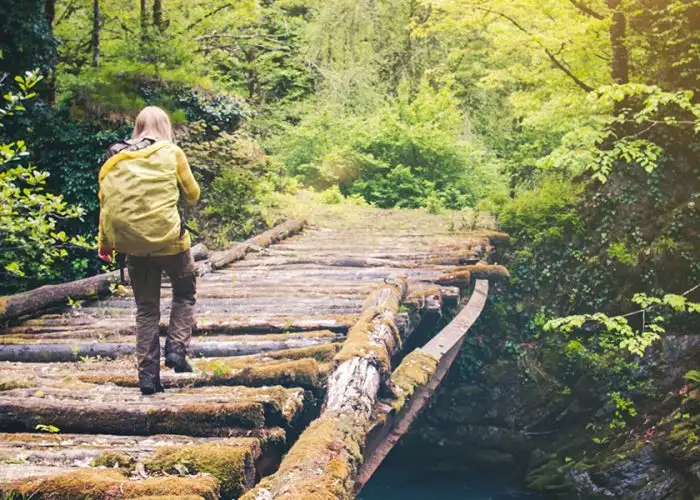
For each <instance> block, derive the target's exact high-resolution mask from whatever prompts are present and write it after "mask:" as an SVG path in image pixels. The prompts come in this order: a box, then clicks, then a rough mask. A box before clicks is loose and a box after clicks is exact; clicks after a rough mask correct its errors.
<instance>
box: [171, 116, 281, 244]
mask: <svg viewBox="0 0 700 500" xmlns="http://www.w3.org/2000/svg"><path fill="white" fill-rule="evenodd" d="M201 125H202V124H201V123H200V124H195V126H194V127H193V129H194V131H193V137H197V136H198V135H199V130H200V129H201V128H203V127H202V126H201ZM182 147H183V148H184V150H185V152H186V153H187V155H188V158H189V161H190V164H191V166H192V168H193V170H194V172H195V175H196V176H197V178H198V180H199V182H200V183H201V184H202V199H201V200H200V202H199V204H198V205H197V207H196V212H195V218H196V222H197V226H198V228H199V229H200V231H201V232H202V237H203V238H204V239H205V241H207V242H208V243H209V244H210V245H212V246H214V247H226V246H228V245H229V243H230V242H231V241H237V240H240V239H243V238H245V237H247V236H249V235H250V234H251V233H252V232H254V231H255V230H259V229H261V228H264V227H266V226H267V224H266V221H265V218H264V216H263V213H262V208H261V206H260V203H261V199H262V198H263V197H264V196H265V195H266V194H267V193H268V192H270V191H271V190H273V189H275V188H276V186H277V184H278V182H277V181H278V172H277V170H276V169H275V167H274V165H273V164H272V163H271V162H270V159H269V158H268V157H267V156H266V155H265V154H264V152H263V151H262V150H261V149H260V147H259V145H258V144H257V142H256V141H255V140H254V139H252V138H251V137H249V136H247V135H246V134H244V133H237V134H235V135H230V134H221V135H220V136H219V137H217V138H216V139H214V140H211V141H198V140H196V139H194V140H193V139H192V138H190V140H188V142H186V143H184V144H183V145H182Z"/></svg>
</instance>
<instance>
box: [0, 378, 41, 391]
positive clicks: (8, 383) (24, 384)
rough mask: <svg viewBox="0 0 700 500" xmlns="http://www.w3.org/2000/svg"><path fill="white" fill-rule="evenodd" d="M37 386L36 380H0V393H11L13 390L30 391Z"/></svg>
mask: <svg viewBox="0 0 700 500" xmlns="http://www.w3.org/2000/svg"><path fill="white" fill-rule="evenodd" d="M36 386H37V384H36V382H35V381H34V380H28V379H16V378H0V392H2V391H11V390H12V389H30V388H32V387H36Z"/></svg>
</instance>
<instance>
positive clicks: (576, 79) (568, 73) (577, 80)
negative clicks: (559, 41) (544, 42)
mask: <svg viewBox="0 0 700 500" xmlns="http://www.w3.org/2000/svg"><path fill="white" fill-rule="evenodd" d="M544 53H545V54H547V57H549V60H550V61H552V64H554V65H555V66H556V67H557V68H559V69H560V70H562V71H563V72H564V74H566V76H568V77H569V78H571V79H572V80H573V81H574V83H575V84H576V85H578V86H579V87H581V88H582V89H583V90H585V91H586V92H593V91H594V90H595V89H594V88H593V87H591V86H590V85H588V84H586V83H585V82H583V81H582V80H581V79H580V78H579V77H577V76H576V75H574V74H573V73H572V72H571V70H569V68H567V67H566V66H564V65H563V64H562V63H561V62H560V61H559V59H557V58H556V57H554V54H552V53H551V52H550V51H549V49H544Z"/></svg>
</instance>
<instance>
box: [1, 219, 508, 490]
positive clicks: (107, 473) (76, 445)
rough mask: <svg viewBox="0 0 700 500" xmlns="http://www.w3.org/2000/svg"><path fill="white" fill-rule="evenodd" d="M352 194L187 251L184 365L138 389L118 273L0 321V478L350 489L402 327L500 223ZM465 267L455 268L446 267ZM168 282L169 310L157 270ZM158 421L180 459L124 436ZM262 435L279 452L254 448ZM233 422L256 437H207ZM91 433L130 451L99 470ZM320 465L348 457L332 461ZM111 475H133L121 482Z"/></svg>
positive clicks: (452, 294) (441, 304) (34, 485)
mask: <svg viewBox="0 0 700 500" xmlns="http://www.w3.org/2000/svg"><path fill="white" fill-rule="evenodd" d="M330 210H335V209H330ZM353 210H355V209H353ZM358 211H359V212H358V213H359V214H360V216H358V215H357V213H355V214H350V215H347V216H346V215H343V214H342V213H339V212H334V213H333V214H332V215H331V216H327V217H326V218H325V220H318V219H317V220H316V221H315V223H314V224H313V225H312V227H307V228H305V229H304V231H303V232H302V233H301V234H300V235H296V236H295V234H296V233H297V232H299V231H300V230H301V226H300V225H297V224H296V223H288V224H287V225H286V226H283V227H281V228H276V229H275V230H273V231H271V232H268V233H266V234H263V235H261V236H259V237H257V238H253V239H251V240H249V241H248V242H246V244H245V245H238V246H236V247H234V248H231V249H229V250H228V251H226V252H210V254H209V259H207V260H204V261H200V262H198V263H197V266H198V269H199V271H200V273H201V276H200V278H199V279H198V302H197V305H196V318H197V325H196V328H195V330H194V336H193V340H192V345H191V351H192V354H193V355H194V356H195V357H194V359H193V362H192V363H193V366H194V369H195V370H194V372H193V373H188V374H175V373H173V372H172V371H170V370H167V369H165V368H162V381H163V384H164V386H165V387H166V392H165V393H162V394H157V395H154V396H150V397H143V396H141V395H140V393H139V392H138V389H137V386H138V383H137V378H136V370H135V364H134V357H133V342H134V336H133V323H134V315H135V306H134V303H133V296H132V293H131V290H130V288H129V287H128V286H127V287H122V288H121V289H119V290H118V291H117V293H115V294H113V295H105V296H103V297H99V298H97V299H95V298H86V299H84V300H82V301H77V303H76V305H75V307H73V308H71V307H68V306H66V305H65V302H61V301H57V302H52V304H53V305H52V306H51V307H52V309H49V310H47V311H46V312H45V313H44V314H42V315H40V316H38V317H34V318H31V319H24V321H21V322H19V323H17V324H13V325H9V326H6V327H4V328H0V360H1V361H0V430H4V431H8V432H10V433H11V434H0V463H2V462H3V457H4V456H10V458H8V459H6V461H10V462H15V461H17V460H19V461H20V462H22V463H12V464H8V465H11V466H12V467H11V469H12V471H11V472H8V473H7V476H0V493H2V494H8V495H12V494H14V495H25V496H30V495H35V494H36V496H42V495H44V496H56V497H60V496H61V495H63V497H70V498H84V497H85V495H84V494H80V493H76V492H75V490H74V489H73V490H71V489H70V488H71V487H73V488H74V487H75V486H67V485H79V486H80V487H82V488H83V490H84V491H93V492H97V493H96V494H97V496H98V497H99V495H103V496H104V495H108V496H109V495H112V496H111V497H110V498H126V497H129V496H133V495H132V493H133V491H137V492H139V494H141V493H144V492H147V493H148V495H142V494H141V496H149V495H150V496H153V495H164V494H170V493H167V492H166V493H163V492H162V491H164V490H163V488H166V487H167V488H169V489H170V490H171V491H176V490H177V491H178V494H180V493H182V492H184V493H183V494H185V495H195V496H198V497H200V498H202V497H203V498H215V497H216V495H221V496H223V498H234V497H238V496H239V495H240V494H242V493H243V492H244V491H245V490H248V489H249V488H251V486H253V479H251V478H255V479H254V481H258V480H259V479H261V477H263V476H264V478H263V481H262V483H260V484H259V485H258V487H257V488H255V489H253V490H251V492H250V495H258V494H261V495H269V497H278V498H308V495H306V494H307V493H309V492H316V493H323V494H327V493H328V492H331V493H330V494H331V495H332V496H335V497H348V496H350V495H351V494H352V490H353V487H354V484H355V478H356V474H357V472H358V470H359V467H360V461H361V456H362V449H363V447H364V443H365V437H366V432H367V431H368V430H369V429H370V428H371V423H372V421H373V420H372V415H374V414H375V412H376V411H377V408H379V407H378V406H377V405H378V402H379V393H380V392H379V391H380V388H382V389H384V390H386V389H387V384H391V381H390V377H391V375H392V367H393V365H394V364H395V361H396V358H397V356H396V355H397V354H398V353H399V352H400V351H401V349H402V348H403V345H404V341H405V340H406V338H407V336H408V335H410V333H411V332H412V331H414V330H415V329H416V328H417V327H418V326H419V324H420V322H421V321H422V320H423V318H425V320H427V319H428V318H431V319H430V322H431V324H432V323H433V322H435V321H436V318H440V317H442V318H443V321H444V318H445V317H451V316H452V315H453V314H455V313H456V312H457V311H458V310H459V309H460V304H461V301H460V300H461V298H463V297H464V295H465V294H466V293H468V288H467V287H468V284H469V282H470V276H466V275H465V273H468V272H470V271H468V270H466V268H465V266H475V265H481V264H480V263H481V261H482V260H483V259H484V258H485V257H486V255H487V253H488V252H489V250H490V248H491V243H494V242H502V241H503V240H504V239H505V237H504V236H503V235H502V234H500V233H493V232H488V231H482V232H472V233H467V234H459V233H453V232H451V231H450V230H449V227H448V224H447V223H446V222H445V220H444V219H443V218H440V217H436V216H428V215H426V214H424V213H419V212H415V213H410V214H407V213H405V212H386V211H378V210H374V209H370V208H366V209H365V208H361V209H358ZM344 217H349V218H350V219H348V220H346V219H344ZM473 270H474V269H473V268H472V271H473ZM482 271H483V272H487V271H484V270H483V269H482ZM460 272H461V273H462V274H461V275H460V279H459V280H450V279H445V277H446V276H449V275H451V274H455V273H460ZM488 272H493V273H494V275H495V274H497V270H496V269H495V268H488ZM465 278H466V279H465ZM162 296H163V300H162V301H161V312H162V317H163V319H164V321H165V320H166V319H167V316H168V314H169V312H170V310H169V307H170V305H169V302H170V300H169V299H170V289H169V284H168V283H167V282H164V284H163V290H162ZM23 314H24V313H23ZM165 328H166V327H165V324H163V325H162V331H163V333H165ZM27 361H32V362H27ZM326 395H327V397H326ZM379 404H381V403H379ZM319 415H320V418H314V417H319ZM311 420H313V422H312V424H311V427H310V428H309V430H307V431H306V432H304V433H303V434H301V438H300V439H299V440H298V441H297V442H296V444H295V446H294V447H292V448H291V450H290V451H289V453H288V454H287V456H286V457H285V458H284V460H283V461H282V463H281V465H280V467H279V470H278V471H277V472H276V473H275V474H272V475H270V473H271V472H274V469H275V468H276V466H277V464H278V463H279V459H280V458H281V455H282V454H283V452H284V451H285V450H287V449H288V447H289V446H290V445H291V444H292V443H293V442H294V441H295V440H296V439H297V437H298V436H299V435H300V433H301V432H302V430H303V429H304V427H305V426H306V425H307V424H308V423H309V422H310V421H311ZM37 425H43V426H55V427H58V428H60V429H61V432H60V433H59V434H58V435H56V436H48V437H47V436H46V435H41V434H37V433H36V432H34V431H35V430H36V429H35V428H36V426H37ZM67 432H75V433H80V434H73V435H71V437H65V436H63V435H64V434H65V433H67ZM163 433H168V434H171V433H178V434H181V436H180V437H177V438H173V441H174V443H173V444H168V445H165V444H162V443H161V442H160V441H159V442H158V443H156V444H153V446H152V448H153V450H155V449H156V448H158V447H161V446H162V447H163V448H172V449H173V450H175V451H171V452H170V453H173V454H175V455H177V457H179V458H177V460H175V459H174V462H175V463H171V464H170V467H169V468H168V469H167V470H163V469H157V470H156V469H154V468H153V467H149V466H148V464H147V463H150V462H149V461H150V460H151V458H149V457H150V456H151V454H153V453H155V451H150V450H146V451H138V450H137V449H135V445H134V442H133V440H134V439H136V440H137V442H138V439H139V438H129V437H127V435H130V436H134V435H139V436H141V439H155V440H156V441H158V440H159V439H161V438H151V437H148V436H151V435H153V434H163ZM272 434H274V435H275V436H277V437H276V438H275V439H274V443H275V446H274V447H271V448H270V450H273V451H271V452H269V453H267V452H264V450H265V449H266V448H265V445H264V443H265V442H266V439H268V438H266V436H268V437H269V436H270V435H272ZM185 435H186V436H185ZM76 436H79V437H76ZM187 436H190V437H187ZM229 437H233V438H237V439H238V438H250V439H252V440H253V441H254V442H255V443H257V445H256V446H258V447H259V448H260V449H261V450H263V452H262V453H260V455H259V456H258V458H257V459H251V460H252V462H251V460H247V461H246V460H242V459H240V457H239V456H238V455H237V454H236V453H238V452H233V451H232V450H230V449H229V448H231V443H229V444H225V443H218V441H216V440H221V439H222V438H229ZM47 439H50V440H53V439H59V440H60V439H66V440H68V441H69V444H67V445H65V446H63V447H62V448H60V449H57V448H56V447H53V448H49V449H47V448H45V447H44V445H41V444H39V443H45V442H46V440H47ZM183 439H184V440H190V441H187V442H183V441H181V440H183ZM18 440H19V441H18ZM22 440H24V441H22ZM209 440H214V442H215V448H216V449H212V448H206V451H207V453H209V454H210V455H212V456H217V457H218V456H220V457H221V459H222V460H224V461H226V463H227V464H229V465H228V466H226V467H218V466H217V467H213V466H211V464H209V463H204V461H202V460H199V459H197V458H196V457H195V458H193V455H192V454H193V453H194V451H193V450H192V449H191V446H195V445H196V446H200V445H201V446H204V445H207V444H208V443H210V441H209ZM268 441H269V439H268ZM95 442H110V443H111V446H110V447H111V449H112V450H113V451H114V452H116V453H123V454H126V455H129V456H130V457H132V458H133V459H134V463H132V465H131V466H129V467H121V466H119V467H118V468H117V469H111V468H110V469H109V470H106V469H100V466H95V465H94V464H92V462H89V463H88V462H86V458H87V457H88V456H89V457H93V456H94V455H95V453H96V450H100V449H102V448H103V446H102V445H100V446H96V445H95V444H94V443H95ZM18 443H21V444H18ZM32 443H37V444H36V446H34V444H32ZM216 443H218V444H216ZM227 446H228V448H226V447H227ZM137 447H138V446H136V448H137ZM144 448H148V446H144ZM219 448H224V449H222V450H220V449H219ZM233 448H236V446H233ZM202 450H205V448H202V449H201V450H199V451H202ZM176 452H177V453H176ZM22 453H24V455H22ZM8 454H9V455H8ZM25 455H26V458H25V459H23V458H21V457H22V456H25ZM251 456H252V455H251ZM81 457H82V458H81ZM237 457H238V458H237ZM91 460H92V458H91ZM198 460H199V461H198ZM251 463H254V467H253V466H251ZM139 464H141V465H139ZM329 464H331V467H330V469H329V468H327V467H326V466H328V465H329ZM219 465H221V464H219ZM334 465H335V466H337V469H334V468H333V466H334ZM183 466H184V468H183ZM251 467H253V468H251ZM0 469H2V467H0ZM253 469H254V470H255V472H252V471H253ZM212 470H215V472H216V473H213V472H211V471H212ZM329 470H336V471H341V472H342V471H345V472H343V473H341V474H340V475H331V477H330V478H329V476H328V475H327V474H324V471H326V472H327V471H329ZM95 472H97V473H98V474H97V475H95V474H94V473H95ZM200 473H213V474H214V476H215V478H210V477H208V476H201V475H199V474H200ZM30 476H31V477H30ZM28 478H29V479H28ZM36 478H39V479H36ZM241 478H243V479H241ZM204 479H206V481H204V482H203V480H204ZM9 480H12V482H9V483H8V482H5V483H3V481H9ZM175 480H177V481H176V482H177V484H175V483H173V481H175ZM158 481H161V482H162V483H163V484H161V483H159V482H158ZM207 481H209V482H207ZM212 481H213V482H212ZM125 482H126V483H125ZM122 483H125V484H127V486H128V487H126V486H125V489H122V490H120V489H119V486H118V485H120V484H122ZM166 483H167V484H166ZM115 485H117V486H115ZM234 485H235V486H234ZM115 488H116V489H115ZM115 492H116V493H115ZM234 493H235V494H234ZM81 495H82V496H81ZM93 496H95V495H93Z"/></svg>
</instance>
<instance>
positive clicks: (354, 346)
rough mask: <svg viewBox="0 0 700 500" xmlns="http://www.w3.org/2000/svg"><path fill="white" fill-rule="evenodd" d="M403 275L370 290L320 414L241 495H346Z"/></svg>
mask: <svg viewBox="0 0 700 500" xmlns="http://www.w3.org/2000/svg"><path fill="white" fill-rule="evenodd" d="M406 289H407V281H406V280H405V279H399V280H395V281H392V282H387V283H386V284H385V285H384V286H382V287H380V288H379V289H378V290H376V291H375V292H373V293H372V294H371V295H370V297H369V298H368V299H367V301H366V302H365V305H364V309H363V312H362V314H361V316H360V319H359V320H358V322H357V323H356V324H355V325H354V326H353V327H352V328H351V329H350V332H349V333H348V339H347V340H346V341H345V343H344V344H343V348H342V349H341V351H340V352H339V353H338V354H337V355H336V357H335V360H334V363H335V366H336V368H335V371H334V372H333V373H332V375H331V376H330V378H329V381H328V385H327V391H326V401H325V404H324V408H323V411H322V413H321V416H320V417H319V418H318V419H317V420H315V421H314V422H313V423H312V424H311V426H310V427H309V428H308V429H307V430H306V431H305V432H304V433H303V434H302V435H301V437H300V438H299V440H298V441H297V442H296V443H295V444H294V446H293V447H292V449H291V450H290V451H289V453H288V454H287V456H286V457H285V458H284V460H283V461H282V463H281V465H280V468H279V470H278V472H277V473H275V474H273V475H272V476H268V477H266V478H264V479H263V480H262V482H261V483H260V485H259V486H258V487H257V488H256V489H255V490H252V491H250V492H249V493H247V494H246V495H245V496H244V497H243V499H244V500H258V499H262V498H265V499H267V498H287V499H298V500H302V499H306V498H350V496H351V493H352V489H353V487H354V478H355V476H356V474H357V471H358V467H359V463H360V457H361V450H362V445H363V442H364V438H365V433H366V431H367V429H368V427H369V424H370V418H371V415H372V410H373V408H374V405H375V402H376V400H377V394H378V392H379V388H380V385H381V383H382V380H383V379H384V378H385V377H386V376H387V374H388V373H389V372H390V371H391V357H392V355H393V354H394V353H395V352H396V350H397V349H398V348H399V346H400V343H401V340H402V339H401V338H400V337H399V331H398V328H397V327H396V320H397V317H398V315H399V307H400V304H401V302H402V300H403V299H404V297H405V295H406Z"/></svg>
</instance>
